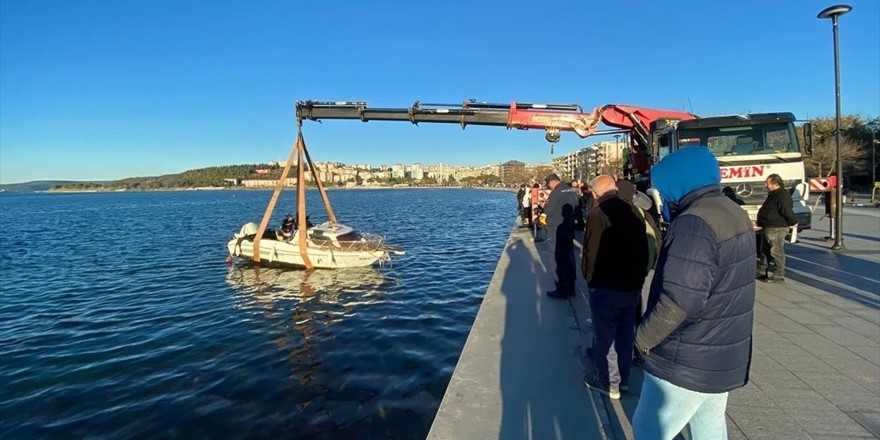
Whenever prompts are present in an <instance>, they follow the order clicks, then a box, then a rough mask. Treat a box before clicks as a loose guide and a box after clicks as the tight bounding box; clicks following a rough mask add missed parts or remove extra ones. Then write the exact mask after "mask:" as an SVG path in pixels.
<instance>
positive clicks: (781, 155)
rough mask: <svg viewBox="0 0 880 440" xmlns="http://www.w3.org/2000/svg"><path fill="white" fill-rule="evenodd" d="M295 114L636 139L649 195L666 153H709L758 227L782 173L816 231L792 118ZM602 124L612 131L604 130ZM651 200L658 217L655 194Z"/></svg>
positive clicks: (566, 112) (448, 111)
mask: <svg viewBox="0 0 880 440" xmlns="http://www.w3.org/2000/svg"><path fill="white" fill-rule="evenodd" d="M296 116H297V123H298V124H302V121H303V120H304V119H308V120H314V121H320V120H325V119H349V120H361V121H363V122H367V121H409V122H411V123H413V124H419V123H421V122H428V123H449V124H458V125H460V126H461V128H462V129H464V128H466V127H467V126H468V125H482V126H500V127H506V128H507V129H520V130H529V129H539V130H544V132H545V139H546V140H547V141H548V142H551V143H555V142H557V141H559V138H560V134H561V132H562V131H571V132H574V133H576V134H577V135H578V136H579V137H581V138H586V137H588V136H594V135H602V134H613V133H621V132H625V133H628V134H629V139H630V145H629V146H628V147H629V151H630V155H631V157H632V160H631V164H632V177H633V178H634V179H635V181H636V185H637V186H639V188H640V189H642V190H646V189H648V187H649V186H650V170H651V166H652V165H653V164H654V163H655V162H656V161H657V160H659V159H661V158H662V157H663V156H665V155H666V154H669V153H671V152H672V151H675V150H677V149H678V148H685V147H690V146H701V147H708V148H709V149H710V150H711V151H712V152H713V154H714V155H715V156H716V157H717V158H718V161H719V164H720V165H721V177H722V185H725V186H730V187H731V188H732V189H733V190H734V192H735V193H736V194H737V196H738V197H739V198H740V199H741V200H742V201H743V208H744V209H745V210H746V211H747V212H748V213H749V216H750V217H751V219H752V221H754V220H755V215H756V214H757V210H758V208H759V207H760V205H761V203H762V202H763V198H764V197H765V196H766V190H765V189H764V185H763V182H764V180H765V179H766V178H767V176H769V175H770V174H773V173H776V174H779V175H780V176H781V177H782V179H783V180H785V182H786V187H787V188H790V189H793V193H792V196H793V197H792V198H793V200H794V202H795V214H796V215H797V216H798V219H799V222H800V223H799V228H800V229H805V228H809V227H810V218H811V216H810V210H809V208H808V207H807V205H806V198H807V195H808V186H807V185H806V184H805V183H804V164H803V155H802V151H801V149H800V146H799V143H798V139H797V136H796V133H795V128H794V116H792V115H791V114H790V113H768V114H755V115H741V116H719V117H710V118H698V117H697V116H695V115H692V114H690V113H686V112H680V111H673V110H657V109H649V108H642V107H636V106H631V105H618V104H612V105H605V106H602V107H597V108H595V109H593V110H592V111H590V112H584V111H583V108H582V107H581V106H579V105H577V104H533V103H518V102H512V103H510V104H495V103H486V102H477V101H476V100H467V101H464V102H463V103H462V104H423V103H420V102H418V101H417V102H416V103H415V104H413V105H412V106H410V107H407V108H370V107H368V106H367V103H366V102H359V101H356V102H352V101H342V102H327V101H299V102H297V103H296ZM600 124H604V125H606V126H608V127H612V129H611V130H598V129H599V127H600ZM810 128H811V127H810V125H809V124H806V125H805V126H804V134H805V139H806V142H805V143H806V146H807V151H809V146H810V145H811V143H812V140H811V130H810ZM683 172H686V170H683ZM651 192H652V191H649V193H651ZM652 197H653V198H654V202H655V205H656V207H657V209H658V212H659V208H660V199H659V197H658V195H657V194H656V191H653V194H652Z"/></svg>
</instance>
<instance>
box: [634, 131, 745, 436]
mask: <svg viewBox="0 0 880 440" xmlns="http://www.w3.org/2000/svg"><path fill="white" fill-rule="evenodd" d="M651 174H652V180H653V184H654V187H655V188H657V190H658V191H659V192H660V195H661V196H662V198H663V217H664V218H665V219H666V220H667V221H670V222H671V223H670V225H669V229H668V230H667V231H666V234H665V236H664V237H663V247H662V248H661V250H660V258H659V259H658V261H657V267H656V269H655V271H654V279H653V281H652V282H651V291H650V295H649V298H648V309H647V312H646V313H645V316H644V319H643V321H642V324H641V325H640V326H639V328H638V330H637V332H636V348H637V349H638V351H639V353H640V354H641V355H642V356H643V358H644V365H643V367H642V368H643V370H644V372H645V377H644V381H643V383H642V394H641V397H640V398H639V404H638V406H637V407H636V412H635V415H634V417H633V434H634V435H635V438H636V440H654V439H657V440H660V439H664V440H666V439H672V438H673V437H675V436H676V435H677V434H678V433H679V432H680V431H681V430H682V429H683V428H684V427H685V426H686V425H689V426H690V432H691V436H690V438H691V439H692V440H706V439H711V440H717V439H726V438H727V423H726V420H725V417H724V411H725V409H726V407H727V395H728V392H729V391H730V390H733V389H736V388H740V387H742V386H745V384H746V383H748V381H749V365H750V364H751V360H752V324H753V322H752V321H753V318H754V310H753V309H754V305H755V277H754V275H753V273H752V268H753V264H754V263H753V261H754V258H755V247H754V246H755V238H754V231H753V228H752V222H751V221H750V220H749V217H748V215H747V214H746V212H745V211H744V210H743V209H742V208H741V207H739V206H738V205H737V204H736V203H735V202H734V201H732V200H730V199H729V198H727V197H726V196H724V195H723V194H722V192H721V185H720V183H721V173H720V169H719V168H718V161H717V160H716V159H715V157H714V156H712V153H711V152H709V150H708V149H707V148H698V147H692V148H684V149H681V150H678V151H676V152H675V153H672V154H670V155H668V156H666V157H665V158H663V160H661V161H660V162H659V163H658V164H657V165H655V166H654V169H653V170H652V172H651Z"/></svg>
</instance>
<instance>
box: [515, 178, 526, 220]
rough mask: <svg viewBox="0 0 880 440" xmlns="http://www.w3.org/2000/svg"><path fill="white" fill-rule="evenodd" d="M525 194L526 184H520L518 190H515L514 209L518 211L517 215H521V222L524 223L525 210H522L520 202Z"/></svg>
mask: <svg viewBox="0 0 880 440" xmlns="http://www.w3.org/2000/svg"><path fill="white" fill-rule="evenodd" d="M525 195H526V186H525V185H520V186H519V191H517V192H516V209H517V211H519V215H520V217H522V219H523V223H525V219H526V215H525V211H524V208H523V204H522V201H523V197H524V196H525Z"/></svg>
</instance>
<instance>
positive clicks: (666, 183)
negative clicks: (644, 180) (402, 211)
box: [651, 147, 721, 220]
mask: <svg viewBox="0 0 880 440" xmlns="http://www.w3.org/2000/svg"><path fill="white" fill-rule="evenodd" d="M651 181H652V183H653V186H654V188H656V189H657V191H659V192H660V196H661V197H662V198H663V216H664V217H665V218H666V220H671V218H672V216H673V214H674V213H675V212H676V211H677V208H678V207H679V206H680V205H681V204H682V201H683V200H684V199H685V196H687V195H688V194H689V193H691V192H693V191H695V190H697V189H700V188H705V187H707V186H715V185H719V184H720V183H721V169H720V168H719V167H718V160H716V159H715V156H713V155H712V153H711V152H710V151H709V149H708V148H706V147H687V148H682V149H680V150H678V151H676V152H674V153H672V154H670V155H668V156H666V157H664V158H663V160H661V161H660V162H659V163H658V164H657V165H655V166H654V169H652V170H651Z"/></svg>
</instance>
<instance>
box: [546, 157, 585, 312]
mask: <svg viewBox="0 0 880 440" xmlns="http://www.w3.org/2000/svg"><path fill="white" fill-rule="evenodd" d="M544 181H546V182H547V186H548V187H550V190H551V191H550V196H549V197H548V199H547V203H545V204H544V213H545V214H547V249H549V250H550V251H551V252H553V259H554V260H555V261H556V289H555V290H551V291H548V292H547V296H549V297H551V298H569V297H572V296H574V281H575V271H574V217H575V211H576V210H577V209H576V208H577V205H578V194H577V190H576V189H574V188H572V187H571V186H570V185H569V184H567V183H565V182H562V181H560V180H559V176H557V175H556V173H553V174H550V175H549V176H547V178H545V179H544Z"/></svg>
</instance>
